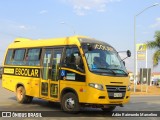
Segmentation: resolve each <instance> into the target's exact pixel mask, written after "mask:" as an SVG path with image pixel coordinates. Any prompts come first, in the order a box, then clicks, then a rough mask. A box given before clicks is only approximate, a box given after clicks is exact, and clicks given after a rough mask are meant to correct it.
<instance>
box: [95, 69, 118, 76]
mask: <svg viewBox="0 0 160 120" xmlns="http://www.w3.org/2000/svg"><path fill="white" fill-rule="evenodd" d="M92 69H103V70H109V71H111V72H112V73H113V74H114V75H116V73H115V72H114V71H113V70H112V69H108V68H92Z"/></svg>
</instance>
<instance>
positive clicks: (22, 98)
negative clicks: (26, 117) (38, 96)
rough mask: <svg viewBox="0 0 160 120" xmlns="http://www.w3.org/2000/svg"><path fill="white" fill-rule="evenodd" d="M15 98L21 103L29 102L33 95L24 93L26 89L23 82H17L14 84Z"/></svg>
mask: <svg viewBox="0 0 160 120" xmlns="http://www.w3.org/2000/svg"><path fill="white" fill-rule="evenodd" d="M16 98H17V101H18V102H19V103H21V104H24V103H31V102H32V99H33V97H32V96H28V95H26V90H25V87H24V85H23V84H21V83H18V84H17V86H16Z"/></svg>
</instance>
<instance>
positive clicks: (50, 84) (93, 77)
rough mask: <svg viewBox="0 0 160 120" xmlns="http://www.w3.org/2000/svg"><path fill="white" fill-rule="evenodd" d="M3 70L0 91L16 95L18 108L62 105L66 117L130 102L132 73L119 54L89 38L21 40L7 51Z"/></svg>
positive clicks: (15, 42)
mask: <svg viewBox="0 0 160 120" xmlns="http://www.w3.org/2000/svg"><path fill="white" fill-rule="evenodd" d="M127 56H128V57H130V52H129V51H128V52H127ZM3 68H4V69H3V76H2V86H3V87H4V88H6V89H8V90H10V91H13V92H15V93H16V97H17V101H18V102H19V103H30V102H32V99H33V97H36V98H40V99H44V100H47V101H52V102H60V104H61V107H62V109H63V110H64V111H66V112H78V111H79V110H80V108H81V107H82V106H83V107H85V106H89V107H97V108H101V109H102V110H103V111H112V110H114V109H115V108H116V106H123V104H124V103H127V102H128V101H129V99H130V84H129V77H128V73H127V70H126V68H125V66H124V61H123V60H122V59H121V58H120V57H119V55H118V52H117V51H116V50H115V49H114V48H113V47H112V46H111V45H109V44H107V43H105V42H102V41H98V40H96V39H93V38H89V37H85V36H71V37H65V38H55V39H43V40H31V39H25V38H17V39H15V40H14V42H13V43H11V44H10V45H9V46H8V48H7V51H6V55H5V58H4V63H3Z"/></svg>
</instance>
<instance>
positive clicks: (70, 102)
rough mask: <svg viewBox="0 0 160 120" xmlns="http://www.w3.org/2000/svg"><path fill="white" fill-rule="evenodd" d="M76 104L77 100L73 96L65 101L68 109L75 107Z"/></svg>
mask: <svg viewBox="0 0 160 120" xmlns="http://www.w3.org/2000/svg"><path fill="white" fill-rule="evenodd" d="M74 105H75V102H74V99H73V98H68V99H67V100H66V101H65V106H66V108H67V109H73V108H74Z"/></svg>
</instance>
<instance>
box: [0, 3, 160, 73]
mask: <svg viewBox="0 0 160 120" xmlns="http://www.w3.org/2000/svg"><path fill="white" fill-rule="evenodd" d="M155 3H160V0H0V64H2V62H3V58H4V53H5V50H6V48H7V46H8V45H9V44H10V43H12V42H13V41H14V39H15V38H17V37H25V38H31V39H43V38H58V37H66V36H73V35H75V34H76V35H85V36H89V37H92V38H96V39H98V40H101V41H105V42H107V43H109V44H110V45H112V46H113V47H114V48H115V49H116V50H117V51H125V50H130V51H131V52H132V57H130V58H128V59H126V60H125V62H126V67H127V70H129V71H133V70H134V16H136V15H137V14H138V13H140V12H141V11H142V10H144V9H145V8H147V7H149V6H152V5H153V4H155ZM135 30H136V32H135V34H136V43H146V42H147V41H152V40H154V33H155V31H157V30H160V5H159V6H154V7H151V8H149V9H147V10H145V11H144V12H143V13H142V14H140V15H138V16H136V29H135ZM153 53H154V50H148V59H147V61H148V62H147V64H148V67H150V68H152V70H153V71H154V72H160V65H159V66H157V67H154V68H153V67H152V56H153ZM121 57H122V58H123V57H125V54H121ZM141 67H145V61H138V68H141Z"/></svg>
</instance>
